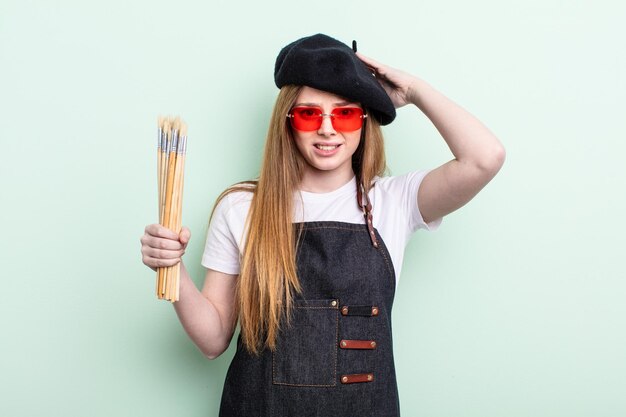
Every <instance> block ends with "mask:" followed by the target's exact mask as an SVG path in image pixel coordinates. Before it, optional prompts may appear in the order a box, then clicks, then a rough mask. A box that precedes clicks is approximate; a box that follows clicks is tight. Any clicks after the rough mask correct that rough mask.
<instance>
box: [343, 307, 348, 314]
mask: <svg viewBox="0 0 626 417" xmlns="http://www.w3.org/2000/svg"><path fill="white" fill-rule="evenodd" d="M341 314H343V315H344V316H347V315H348V306H344V307H343V308H342V309H341Z"/></svg>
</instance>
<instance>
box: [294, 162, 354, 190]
mask: <svg viewBox="0 0 626 417" xmlns="http://www.w3.org/2000/svg"><path fill="white" fill-rule="evenodd" d="M353 177H354V171H352V167H350V169H347V170H342V171H341V172H337V171H334V170H333V171H321V170H316V169H306V170H305V172H304V175H303V176H302V181H301V182H300V190H302V191H307V192H309V193H329V192H331V191H335V190H336V189H338V188H341V187H342V186H344V185H346V184H347V183H348V182H349V181H351V180H352V178H353Z"/></svg>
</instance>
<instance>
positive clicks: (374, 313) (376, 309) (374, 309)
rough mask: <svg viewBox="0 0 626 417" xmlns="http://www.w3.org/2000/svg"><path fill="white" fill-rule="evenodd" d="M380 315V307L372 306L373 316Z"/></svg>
mask: <svg viewBox="0 0 626 417" xmlns="http://www.w3.org/2000/svg"><path fill="white" fill-rule="evenodd" d="M377 315H378V307H372V316H377Z"/></svg>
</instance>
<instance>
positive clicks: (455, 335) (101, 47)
mask: <svg viewBox="0 0 626 417" xmlns="http://www.w3.org/2000/svg"><path fill="white" fill-rule="evenodd" d="M624 21H626V3H624V2H622V1H595V2H591V1H564V0H530V1H528V0H526V1H496V0H478V1H471V2H470V1H461V0H457V1H452V0H444V1H429V2H420V1H408V0H405V1H395V2H394V1H388V2H374V1H367V0H361V1H338V2H321V3H320V2H304V3H300V2H293V1H289V2H286V1H285V2H283V1H266V2H243V1H225V0H222V1H219V0H213V1H195V2H194V1H178V2H164V1H152V2H151V1H147V0H143V1H136V2H128V1H121V0H109V1H106V2H105V1H98V2H94V1H92V2H89V1H77V0H76V1H62V0H61V1H43V0H34V1H29V0H1V1H0V123H1V129H2V130H1V133H0V135H1V136H0V140H1V146H2V156H3V160H2V162H1V163H0V181H1V184H0V185H1V187H2V193H1V196H2V197H1V201H2V204H1V205H0V210H1V214H2V219H3V221H2V224H3V226H2V229H1V230H2V239H0V245H1V246H0V256H2V262H1V265H2V272H0V276H1V280H0V285H1V287H0V288H1V290H0V298H1V301H0V329H1V330H0V331H1V335H2V339H1V340H2V342H1V344H0V384H1V385H2V386H1V387H0V415H2V416H7V417H12V416H43V415H46V416H51V415H54V416H56V415H59V416H137V415H152V416H155V417H156V416H171V415H176V416H216V415H217V410H218V404H219V398H220V394H221V386H222V382H223V379H224V374H225V372H226V369H227V366H228V363H229V362H230V358H231V357H232V354H233V351H232V347H231V349H230V350H229V351H227V352H226V353H225V354H224V355H223V356H222V357H220V358H218V359H217V360H215V361H209V360H206V359H205V358H204V357H203V356H202V355H201V354H200V353H199V351H198V350H197V349H196V348H195V347H194V346H193V344H192V343H191V342H190V341H189V340H188V339H187V337H186V335H185V334H184V332H183V330H182V328H181V326H180V325H179V323H178V321H177V318H176V316H175V314H174V312H173V308H172V307H171V306H170V305H169V303H166V302H163V301H157V300H156V299H155V297H154V294H153V291H154V290H153V288H154V273H153V272H152V271H150V270H149V269H148V268H146V267H145V266H143V265H142V263H141V259H140V244H139V238H140V236H141V234H142V233H143V228H144V226H145V225H146V224H148V223H152V222H154V221H155V219H156V173H155V147H156V138H155V130H156V118H157V116H158V115H161V114H179V115H181V116H182V117H183V118H184V119H185V120H186V121H187V122H188V124H189V132H190V142H189V154H188V158H187V168H186V183H185V201H184V223H185V224H187V225H188V226H189V227H190V228H191V230H192V233H193V237H192V242H191V245H190V247H189V250H188V252H187V254H186V257H185V259H186V263H187V265H188V268H189V269H190V273H191V274H192V276H193V277H194V280H195V282H196V283H197V284H198V285H200V284H201V282H202V279H203V275H204V271H203V269H202V267H201V266H200V264H199V263H200V256H201V252H202V248H203V244H204V235H205V233H206V227H207V219H208V216H209V213H210V210H211V207H212V204H213V202H214V199H215V197H216V196H217V195H218V193H219V192H220V191H221V190H223V189H224V188H225V187H226V186H228V185H229V184H231V183H233V182H236V181H239V180H243V179H249V178H253V177H255V176H256V174H257V172H258V167H259V160H260V154H261V150H262V144H263V140H264V136H265V131H266V129H267V123H268V118H269V112H270V110H271V106H272V105H273V101H274V98H275V96H276V93H277V89H276V88H275V86H274V84H273V78H272V76H273V65H274V59H275V57H276V54H277V53H278V51H279V49H280V48H281V47H282V46H284V45H285V44H287V43H288V42H290V41H292V40H294V39H296V38H299V37H301V36H306V35H310V34H313V33H317V32H323V33H328V34H330V35H332V36H334V37H336V38H338V39H341V40H343V41H344V42H346V43H349V42H350V41H351V40H352V39H357V40H358V41H359V50H360V51H362V52H363V53H364V54H366V55H369V56H371V57H373V58H375V59H378V60H380V61H382V62H385V63H387V64H389V65H392V66H395V67H398V68H401V69H404V70H406V71H408V72H411V73H414V74H416V75H418V76H420V77H422V78H424V79H426V80H427V81H429V82H430V83H431V84H433V85H434V86H435V87H436V88H438V89H440V90H441V91H443V92H444V93H445V94H446V95H448V96H450V97H451V98H452V99H454V100H455V101H457V102H459V103H461V104H462V105H463V106H464V107H466V108H467V109H469V110H470V111H471V112H472V113H474V114H475V115H477V116H478V117H479V118H480V119H481V120H482V121H484V122H485V124H487V125H488V126H489V127H490V128H491V129H492V130H493V131H494V132H495V133H496V135H498V137H499V138H500V139H501V140H502V142H503V143H504V145H505V147H506V149H507V161H506V163H505V166H504V168H503V169H502V171H501V173H500V174H499V175H498V176H497V177H496V179H495V180H494V181H493V182H492V183H491V184H490V185H489V186H488V187H487V188H486V189H485V190H484V191H483V192H482V193H481V194H480V195H479V196H478V197H477V198H476V199H475V200H474V201H472V202H471V203H470V204H469V205H468V206H466V207H465V208H463V209H461V210H460V211H459V212H456V213H454V214H452V215H450V216H448V217H447V218H446V219H445V220H444V224H443V225H442V227H441V229H440V230H439V231H438V232H436V233H426V232H419V233H418V234H417V235H416V236H415V237H414V238H413V240H412V241H411V243H410V245H409V247H408V249H407V254H406V257H405V263H404V270H403V275H402V278H401V282H400V286H399V293H398V296H397V298H396V304H395V309H394V315H395V316H394V330H395V333H394V335H395V337H394V339H395V340H394V341H395V352H396V362H397V368H398V379H399V386H400V399H401V404H402V413H403V415H405V416H429V417H430V416H442V417H452V416H459V417H461V416H463V417H470V416H477V417H488V416H489V417H490V416H493V417H500V416H510V417H515V416H532V417H538V416H546V417H557V416H568V417H574V416H594V417H598V416H607V417H609V416H610V417H613V416H620V415H626V397H625V396H624V393H625V392H626V335H625V331H624V329H625V328H626V305H625V303H624V299H625V296H626V282H624V278H625V277H626V268H625V267H624V253H623V252H624V249H625V248H626V242H625V238H624V235H625V233H624V232H625V231H626V230H625V225H626V221H625V220H624V213H626V199H625V197H624V189H625V187H624V185H625V183H626V170H625V169H624V163H623V161H624V153H625V151H626V146H625V145H624V142H625V140H626V117H625V116H626V112H625V110H626V108H625V107H626V106H625V100H626V59H625V57H626V52H625V51H626V45H625V41H624V40H625V39H626V30H625V29H623V27H624V26H623V22H624ZM384 131H385V134H386V137H387V150H388V163H389V166H390V172H391V173H392V174H402V173H405V172H407V171H409V170H412V169H416V168H432V167H436V166H438V165H440V164H442V163H444V162H445V161H447V160H449V159H450V158H451V155H450V153H449V151H448V150H447V148H446V146H445V143H444V142H443V140H442V139H441V138H440V137H439V136H438V134H437V132H436V131H435V129H434V128H433V127H432V125H431V124H430V123H429V122H428V120H427V119H426V118H425V117H424V116H423V115H422V114H421V113H420V112H419V111H418V110H417V109H415V108H403V109H401V110H400V111H399V113H398V118H397V121H396V122H394V123H393V124H392V125H391V126H389V127H387V128H385V130H384Z"/></svg>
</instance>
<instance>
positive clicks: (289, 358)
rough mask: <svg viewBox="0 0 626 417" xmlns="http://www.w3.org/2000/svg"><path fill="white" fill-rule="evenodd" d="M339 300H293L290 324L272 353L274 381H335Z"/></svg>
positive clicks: (327, 383)
mask: <svg viewBox="0 0 626 417" xmlns="http://www.w3.org/2000/svg"><path fill="white" fill-rule="evenodd" d="M338 306H339V301H338V300H295V301H294V308H293V316H292V319H291V324H290V325H289V326H287V325H285V326H284V327H283V329H281V331H280V334H279V335H278V340H277V344H276V350H275V351H274V352H273V354H272V382H273V383H274V384H277V385H292V386H303V387H330V386H335V385H336V383H337V343H338V333H339V307H338Z"/></svg>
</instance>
